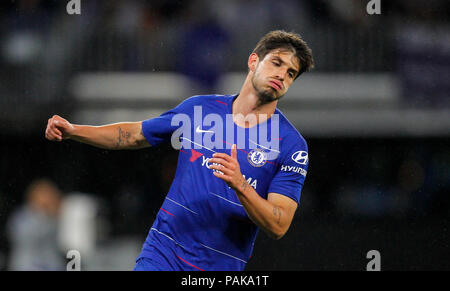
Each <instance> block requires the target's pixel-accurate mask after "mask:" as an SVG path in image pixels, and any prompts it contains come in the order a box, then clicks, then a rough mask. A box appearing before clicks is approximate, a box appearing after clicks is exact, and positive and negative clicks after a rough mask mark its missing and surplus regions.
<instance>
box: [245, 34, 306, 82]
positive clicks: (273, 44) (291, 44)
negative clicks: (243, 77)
mask: <svg viewBox="0 0 450 291" xmlns="http://www.w3.org/2000/svg"><path fill="white" fill-rule="evenodd" d="M274 49H287V50H290V51H292V52H293V53H294V54H295V56H296V57H297V59H298V61H299V65H300V70H299V72H298V75H297V76H296V77H295V79H297V78H298V76H300V75H301V74H302V73H304V72H307V71H309V70H311V69H312V68H314V60H313V56H312V51H311V49H310V48H309V47H308V45H307V44H306V42H305V41H304V40H303V39H302V37H301V36H300V35H299V34H297V33H294V32H286V31H284V30H274V31H271V32H269V33H267V34H266V35H264V36H263V37H262V38H261V39H260V40H259V42H258V43H257V44H256V47H255V49H254V50H253V53H256V54H257V55H258V57H259V58H260V59H263V58H264V57H265V56H266V55H267V54H268V53H269V52H271V51H273V50H274Z"/></svg>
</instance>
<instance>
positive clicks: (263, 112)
mask: <svg viewBox="0 0 450 291" xmlns="http://www.w3.org/2000/svg"><path fill="white" fill-rule="evenodd" d="M277 103H278V101H272V102H270V103H266V104H261V102H260V99H259V97H258V93H257V92H256V90H255V88H254V87H253V84H252V82H251V76H250V74H248V75H247V78H246V79H245V82H244V85H243V86H242V88H241V91H240V92H239V96H238V97H237V98H236V100H234V102H233V120H234V122H235V123H236V124H237V125H239V126H242V127H252V126H254V125H256V124H257V123H261V122H264V121H265V120H267V119H268V118H270V117H271V116H272V114H274V113H275V109H276V107H277ZM252 116H255V117H256V120H255V119H254V118H250V117H252Z"/></svg>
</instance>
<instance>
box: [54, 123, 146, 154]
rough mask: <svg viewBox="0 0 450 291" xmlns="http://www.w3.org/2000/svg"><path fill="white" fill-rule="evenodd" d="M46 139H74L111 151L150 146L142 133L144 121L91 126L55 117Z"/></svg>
mask: <svg viewBox="0 0 450 291" xmlns="http://www.w3.org/2000/svg"><path fill="white" fill-rule="evenodd" d="M45 137H46V138H47V139H48V140H50V141H62V140H63V139H72V140H76V141H78V142H82V143H86V144H89V145H92V146H95V147H98V148H102V149H109V150H121V149H141V148H145V147H149V146H150V144H149V143H148V142H147V140H146V138H145V137H144V134H143V133H142V121H138V122H120V123H114V124H107V125H102V126H90V125H77V124H71V123H70V122H69V121H67V120H66V119H64V118H62V117H60V116H58V115H54V116H53V117H52V118H50V119H49V120H48V123H47V129H46V130H45Z"/></svg>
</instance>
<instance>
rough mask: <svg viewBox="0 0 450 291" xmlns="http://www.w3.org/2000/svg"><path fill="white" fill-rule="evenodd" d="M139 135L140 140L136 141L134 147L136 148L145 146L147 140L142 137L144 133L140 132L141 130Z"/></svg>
mask: <svg viewBox="0 0 450 291" xmlns="http://www.w3.org/2000/svg"><path fill="white" fill-rule="evenodd" d="M140 135H141V138H140V139H138V140H137V141H136V147H138V148H139V147H141V146H144V145H146V144H147V139H146V138H145V136H144V132H142V128H141V132H140Z"/></svg>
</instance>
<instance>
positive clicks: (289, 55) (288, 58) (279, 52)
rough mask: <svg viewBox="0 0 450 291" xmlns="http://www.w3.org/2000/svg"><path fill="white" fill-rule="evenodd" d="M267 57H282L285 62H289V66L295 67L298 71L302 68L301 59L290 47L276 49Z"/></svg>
mask: <svg viewBox="0 0 450 291" xmlns="http://www.w3.org/2000/svg"><path fill="white" fill-rule="evenodd" d="M266 58H267V59H272V58H280V59H281V60H282V61H283V62H285V63H286V64H288V66H289V67H291V68H293V69H295V70H296V71H297V72H298V71H299V70H300V60H299V59H298V57H297V56H296V55H295V53H294V52H293V51H292V50H290V49H286V48H279V49H274V50H272V51H270V52H269V53H268V54H267V55H266V56H265V59H266Z"/></svg>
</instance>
